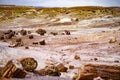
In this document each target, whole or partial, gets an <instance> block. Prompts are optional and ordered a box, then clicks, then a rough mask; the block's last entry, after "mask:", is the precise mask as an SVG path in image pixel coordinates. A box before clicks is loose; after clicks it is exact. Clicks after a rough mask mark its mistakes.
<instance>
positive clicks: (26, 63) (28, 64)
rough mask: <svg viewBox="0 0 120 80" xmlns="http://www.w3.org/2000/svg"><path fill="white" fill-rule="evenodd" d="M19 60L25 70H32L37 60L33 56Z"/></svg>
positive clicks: (35, 66) (36, 64)
mask: <svg viewBox="0 0 120 80" xmlns="http://www.w3.org/2000/svg"><path fill="white" fill-rule="evenodd" d="M20 62H21V64H22V66H23V68H24V69H25V70H26V71H34V70H35V69H36V68H37V66H38V63H37V61H36V60H35V59H34V58H30V57H29V58H23V59H21V60H20Z"/></svg>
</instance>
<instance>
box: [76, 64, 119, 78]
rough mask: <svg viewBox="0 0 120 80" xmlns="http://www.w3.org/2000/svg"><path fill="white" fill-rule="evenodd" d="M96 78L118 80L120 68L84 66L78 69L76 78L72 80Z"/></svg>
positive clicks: (95, 65)
mask: <svg viewBox="0 0 120 80" xmlns="http://www.w3.org/2000/svg"><path fill="white" fill-rule="evenodd" d="M98 76H100V77H101V78H103V79H105V80H109V79H112V80H120V66H117V65H102V64H86V65H84V66H83V67H82V68H81V69H79V71H78V75H77V78H76V79H74V80H93V78H95V77H98Z"/></svg>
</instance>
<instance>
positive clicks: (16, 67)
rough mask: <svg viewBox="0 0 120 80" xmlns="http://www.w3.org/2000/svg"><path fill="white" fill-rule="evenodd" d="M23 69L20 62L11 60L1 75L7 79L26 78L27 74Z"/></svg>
mask: <svg viewBox="0 0 120 80" xmlns="http://www.w3.org/2000/svg"><path fill="white" fill-rule="evenodd" d="M22 69H23V67H22V65H21V63H20V62H19V61H18V60H10V61H8V63H7V64H6V65H5V67H4V68H3V69H2V70H1V75H2V77H5V78H12V77H15V78H24V77H25V76H26V72H25V71H24V70H22Z"/></svg>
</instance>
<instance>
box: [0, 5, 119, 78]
mask: <svg viewBox="0 0 120 80" xmlns="http://www.w3.org/2000/svg"><path fill="white" fill-rule="evenodd" d="M39 30H43V31H45V32H44V34H43V35H42V34H41V33H39V32H40V31H39ZM10 32H14V35H13V36H10V35H9V34H10ZM18 39H20V41H19V40H18ZM17 40H18V41H17ZM17 42H20V44H18V43H17ZM42 43H43V44H42ZM26 57H32V58H34V59H35V60H36V61H37V62H38V66H37V68H36V69H35V70H37V71H39V70H40V69H43V68H45V66H49V65H54V66H56V65H58V64H60V63H62V64H64V66H66V67H67V68H68V69H67V71H66V72H61V75H60V76H59V77H60V78H61V79H60V80H72V79H73V77H74V76H75V75H76V74H78V73H79V70H80V68H81V67H83V65H85V64H94V65H103V66H113V67H118V70H117V74H116V75H117V77H116V76H112V77H109V78H107V79H104V77H101V75H100V76H98V75H97V76H96V77H101V78H103V79H101V80H120V76H119V75H120V8H119V7H98V6H96V7H92V6H88V7H71V8H34V7H22V6H0V67H1V69H2V68H3V67H4V66H5V65H6V63H7V62H8V61H9V60H11V59H21V58H26ZM71 66H72V68H71ZM106 69H107V67H106ZM112 72H114V71H108V75H109V73H112ZM98 73H99V72H98ZM106 74H107V73H105V75H106ZM113 74H114V73H113ZM103 75H104V74H103ZM113 77H114V78H113ZM115 77H116V78H115ZM35 78H36V80H59V79H58V78H56V77H55V78H54V79H52V78H49V79H48V78H47V79H45V78H44V77H41V79H39V78H40V77H39V76H34V74H31V75H28V77H25V80H34V79H35ZM42 78H43V79H42ZM10 80H19V79H14V78H11V79H10ZM20 80H22V79H20ZM76 80H82V79H76ZM93 80H97V79H93Z"/></svg>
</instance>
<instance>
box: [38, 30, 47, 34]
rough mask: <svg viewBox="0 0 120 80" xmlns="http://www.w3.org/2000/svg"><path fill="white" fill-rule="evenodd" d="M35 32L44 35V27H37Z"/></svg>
mask: <svg viewBox="0 0 120 80" xmlns="http://www.w3.org/2000/svg"><path fill="white" fill-rule="evenodd" d="M36 33H38V34H40V35H44V34H45V33H46V30H44V29H38V30H37V31H36Z"/></svg>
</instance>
